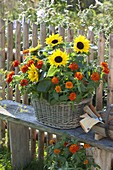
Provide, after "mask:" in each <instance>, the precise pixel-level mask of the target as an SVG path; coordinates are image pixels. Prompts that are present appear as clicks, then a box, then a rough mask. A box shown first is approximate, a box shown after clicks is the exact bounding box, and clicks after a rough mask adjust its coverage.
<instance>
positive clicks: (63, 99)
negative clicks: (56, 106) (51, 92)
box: [60, 95, 68, 101]
mask: <svg viewBox="0 0 113 170" xmlns="http://www.w3.org/2000/svg"><path fill="white" fill-rule="evenodd" d="M67 99H68V98H67V95H62V96H60V101H67Z"/></svg>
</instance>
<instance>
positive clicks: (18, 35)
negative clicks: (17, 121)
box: [15, 21, 21, 102]
mask: <svg viewBox="0 0 113 170" xmlns="http://www.w3.org/2000/svg"><path fill="white" fill-rule="evenodd" d="M15 36H16V42H15V60H18V61H19V62H21V56H20V50H21V46H20V44H21V24H20V23H19V22H18V21H17V22H16V34H15ZM18 71H19V67H16V68H15V74H18ZM15 92H16V94H15V100H16V101H17V102H20V100H21V99H20V91H19V89H18V85H17V86H16V89H15Z"/></svg>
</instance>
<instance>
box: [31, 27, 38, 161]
mask: <svg viewBox="0 0 113 170" xmlns="http://www.w3.org/2000/svg"><path fill="white" fill-rule="evenodd" d="M32 29H33V30H32V46H33V47H36V46H37V41H38V37H37V36H38V35H37V31H38V27H37V25H36V24H33V27H32ZM35 157H36V129H33V128H31V158H32V159H34V158H35Z"/></svg>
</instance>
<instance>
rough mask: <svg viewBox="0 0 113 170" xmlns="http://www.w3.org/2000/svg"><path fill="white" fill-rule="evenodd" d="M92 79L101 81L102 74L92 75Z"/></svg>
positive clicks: (95, 73)
mask: <svg viewBox="0 0 113 170" xmlns="http://www.w3.org/2000/svg"><path fill="white" fill-rule="evenodd" d="M91 79H92V80H93V81H99V80H100V74H99V73H98V72H94V73H92V75H91Z"/></svg>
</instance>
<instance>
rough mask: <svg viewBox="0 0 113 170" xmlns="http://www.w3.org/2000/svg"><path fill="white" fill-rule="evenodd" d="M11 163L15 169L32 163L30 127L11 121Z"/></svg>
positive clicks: (17, 169)
mask: <svg viewBox="0 0 113 170" xmlns="http://www.w3.org/2000/svg"><path fill="white" fill-rule="evenodd" d="M9 136H10V148H11V163H12V166H13V169H14V170H19V169H21V168H23V167H25V166H26V165H27V164H28V163H30V161H31V158H30V150H29V130H28V127H26V126H22V125H19V124H18V125H17V124H15V123H12V122H9Z"/></svg>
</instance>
